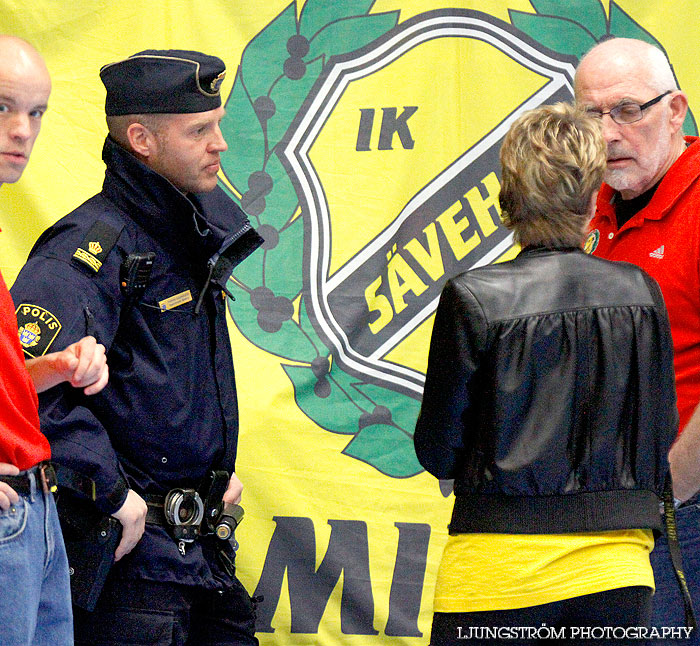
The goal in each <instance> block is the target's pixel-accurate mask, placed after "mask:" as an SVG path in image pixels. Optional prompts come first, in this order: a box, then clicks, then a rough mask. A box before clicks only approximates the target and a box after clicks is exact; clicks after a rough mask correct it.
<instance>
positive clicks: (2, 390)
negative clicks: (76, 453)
mask: <svg viewBox="0 0 700 646" xmlns="http://www.w3.org/2000/svg"><path fill="white" fill-rule="evenodd" d="M38 406H39V401H38V399H37V395H36V390H35V389H34V384H32V380H31V378H30V377H29V373H28V372H27V368H26V367H25V365H24V353H23V352H22V347H21V346H20V344H19V336H18V335H17V317H16V316H15V307H14V304H13V302H12V297H11V296H10V292H9V291H7V286H6V285H5V280H4V279H3V277H2V274H0V462H9V463H11V464H14V465H15V466H17V467H18V468H19V469H20V470H21V471H24V470H25V469H29V468H31V467H33V466H34V465H35V464H36V463H37V462H41V461H42V460H48V459H49V458H50V457H51V450H50V448H49V442H48V440H47V439H46V437H44V435H43V434H42V433H41V431H40V430H39V412H38Z"/></svg>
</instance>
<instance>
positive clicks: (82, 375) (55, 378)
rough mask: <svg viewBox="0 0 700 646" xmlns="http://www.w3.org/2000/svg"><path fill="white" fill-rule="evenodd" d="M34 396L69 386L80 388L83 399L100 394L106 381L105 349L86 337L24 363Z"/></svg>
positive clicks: (107, 378)
mask: <svg viewBox="0 0 700 646" xmlns="http://www.w3.org/2000/svg"><path fill="white" fill-rule="evenodd" d="M26 365H27V370H28V371H29V375H30V377H31V378H32V381H33V382H34V387H35V388H36V390H37V392H43V391H45V390H48V389H49V388H53V387H54V386H56V385H58V384H60V383H63V382H64V381H68V382H70V384H71V386H74V387H75V388H83V389H84V392H85V394H86V395H94V394H96V393H98V392H100V391H101V390H102V389H103V388H104V387H105V386H106V385H107V381H108V380H109V370H108V368H107V358H106V356H105V347H104V346H103V345H102V344H100V343H97V341H96V340H95V338H94V337H92V336H86V337H83V338H82V339H80V341H76V342H75V343H72V344H71V345H69V346H68V347H67V348H66V349H65V350H61V351H60V352H51V353H49V354H46V355H44V356H42V357H37V358H36V359H29V360H28V361H27V362H26Z"/></svg>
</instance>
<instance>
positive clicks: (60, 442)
mask: <svg viewBox="0 0 700 646" xmlns="http://www.w3.org/2000/svg"><path fill="white" fill-rule="evenodd" d="M62 255H65V254H62ZM116 263H117V267H116V268H115V267H114V266H113V265H114V262H112V263H111V264H110V263H105V265H104V266H103V267H101V268H100V269H99V271H95V270H92V271H91V270H90V269H87V270H83V269H81V268H80V267H78V266H76V263H74V262H71V260H70V257H68V258H63V257H55V256H53V255H51V253H47V254H46V255H45V254H44V253H42V252H41V251H40V252H38V253H35V252H32V255H31V256H30V259H29V261H28V262H27V264H26V265H25V266H24V268H23V269H22V270H21V272H20V274H19V276H18V278H17V280H16V281H15V283H14V285H13V286H12V289H11V294H12V298H13V300H14V303H15V307H16V311H17V319H18V325H19V335H20V343H21V344H22V347H23V349H24V351H25V355H26V356H27V357H36V356H41V355H43V354H46V353H48V352H54V351H59V350H62V349H64V348H65V347H67V346H68V345H70V344H71V343H74V342H75V341H78V340H79V339H81V338H82V337H84V336H86V335H92V336H94V337H96V338H97V341H98V342H99V343H102V344H103V345H104V346H105V348H106V349H107V351H108V352H109V349H110V347H111V344H112V342H113V340H114V337H115V335H116V332H117V329H118V326H119V315H120V307H121V299H120V293H119V285H118V260H116ZM115 272H116V275H115ZM112 283H114V284H112ZM108 361H109V356H108ZM109 387H110V386H109V384H108V385H107V387H106V388H109ZM101 406H104V400H103V397H102V395H101V394H97V395H93V396H90V397H88V396H86V395H85V394H84V393H83V392H82V389H76V388H72V387H71V386H70V384H61V385H59V386H56V387H54V388H51V389H50V390H48V391H46V392H45V393H42V394H41V395H40V397H39V415H40V419H41V428H42V431H43V432H44V433H45V435H46V436H47V437H48V439H49V442H50V444H51V451H52V459H53V460H54V461H55V462H56V463H57V464H59V465H64V466H66V467H69V468H70V469H72V470H73V471H74V472H77V473H78V474H79V475H80V476H82V477H84V478H90V479H92V480H93V481H94V483H95V493H96V501H95V502H96V504H97V506H98V507H99V508H100V509H101V510H102V511H104V512H106V513H113V512H114V511H116V510H117V509H118V508H119V507H120V506H121V505H122V503H123V502H124V499H125V497H126V494H127V490H128V486H127V483H126V480H125V478H124V475H123V472H122V470H121V468H120V464H119V460H118V458H117V455H116V453H115V450H114V448H113V446H112V443H111V441H110V438H109V435H108V433H107V431H106V429H105V428H104V427H103V425H102V424H101V423H100V421H99V420H98V416H99V415H98V413H99V411H100V407H101Z"/></svg>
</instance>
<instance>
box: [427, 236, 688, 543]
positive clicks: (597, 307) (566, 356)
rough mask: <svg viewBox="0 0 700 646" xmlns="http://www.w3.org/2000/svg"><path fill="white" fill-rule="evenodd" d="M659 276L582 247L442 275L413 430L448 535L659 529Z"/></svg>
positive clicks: (664, 338)
mask: <svg viewBox="0 0 700 646" xmlns="http://www.w3.org/2000/svg"><path fill="white" fill-rule="evenodd" d="M672 362H673V352H672V346H671V337H670V330H669V324H668V318H667V315H666V310H665V307H664V304H663V300H662V297H661V292H660V290H659V287H658V285H657V284H656V283H655V282H654V281H653V280H652V279H651V278H650V277H649V276H648V275H647V274H645V273H644V272H643V271H642V270H640V269H639V268H637V267H635V266H633V265H631V264H627V263H612V262H610V261H605V260H602V259H600V258H594V257H592V256H589V255H587V254H585V253H584V252H583V251H582V250H580V249H558V250H551V249H542V248H540V249H534V248H533V249H526V250H525V251H523V252H522V253H521V254H520V255H519V256H518V257H517V258H516V259H514V260H512V261H510V262H504V263H501V264H497V265H491V266H488V267H483V268H479V269H475V270H472V271H469V272H467V273H465V274H462V275H460V276H458V277H456V278H454V279H453V280H451V281H449V282H448V283H447V285H446V287H445V288H444V290H443V293H442V295H441V298H440V303H439V306H438V309H437V313H436V317H435V324H434V329H433V336H432V340H431V346H430V354H429V359H428V369H427V374H426V383H425V392H424V396H423V402H422V406H421V412H420V416H419V419H418V422H417V426H416V431H415V446H416V452H417V455H418V459H419V460H420V462H421V463H422V464H423V466H424V467H425V468H426V469H427V470H428V471H429V472H431V473H432V474H434V475H435V476H437V477H438V478H454V479H455V485H454V490H455V506H454V511H453V516H452V522H451V525H450V530H451V532H453V533H469V532H496V533H524V534H538V533H565V532H586V531H603V530H614V529H632V528H657V529H658V528H659V527H660V523H661V518H660V514H659V504H658V503H659V499H660V497H661V496H662V494H663V490H664V485H665V482H666V477H667V473H668V462H667V454H668V450H669V448H670V446H671V443H672V442H673V440H674V438H675V435H676V430H677V424H678V413H677V410H676V400H675V390H674V384H673V363H672Z"/></svg>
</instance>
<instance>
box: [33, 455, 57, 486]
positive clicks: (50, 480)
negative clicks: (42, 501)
mask: <svg viewBox="0 0 700 646" xmlns="http://www.w3.org/2000/svg"><path fill="white" fill-rule="evenodd" d="M37 468H38V471H39V478H40V480H41V488H42V490H43V491H44V493H56V491H58V480H57V478H56V470H55V469H54V468H53V464H51V462H41V463H40V464H39V465H38V467H37Z"/></svg>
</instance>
